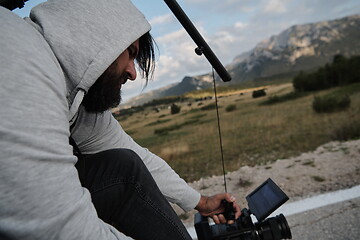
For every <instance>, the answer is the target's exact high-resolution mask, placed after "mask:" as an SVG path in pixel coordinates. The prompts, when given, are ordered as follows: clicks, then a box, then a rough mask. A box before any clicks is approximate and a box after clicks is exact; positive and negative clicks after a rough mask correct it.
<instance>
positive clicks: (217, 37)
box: [15, 0, 360, 102]
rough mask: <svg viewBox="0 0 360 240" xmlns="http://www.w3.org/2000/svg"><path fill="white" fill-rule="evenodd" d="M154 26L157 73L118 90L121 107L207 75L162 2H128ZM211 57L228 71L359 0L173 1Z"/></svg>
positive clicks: (344, 12)
mask: <svg viewBox="0 0 360 240" xmlns="http://www.w3.org/2000/svg"><path fill="white" fill-rule="evenodd" d="M40 2H43V0H29V1H28V2H26V4H25V7H24V8H22V9H18V10H16V11H15V12H16V13H17V14H19V15H20V16H22V17H24V16H28V14H29V11H30V9H31V8H32V7H33V6H34V5H36V4H38V3H40ZM132 2H133V3H134V5H135V6H137V7H138V8H139V10H140V11H142V12H143V14H144V15H145V17H146V18H147V20H148V21H149V22H150V24H151V26H152V30H151V34H152V35H153V37H154V39H155V41H156V43H157V46H158V51H157V52H156V57H157V60H156V70H155V74H154V77H153V79H152V80H150V81H149V83H148V85H147V86H146V87H145V80H144V79H141V78H140V74H139V75H138V79H136V80H135V81H133V82H132V81H128V82H127V83H126V85H125V86H123V88H122V99H123V102H126V101H128V100H129V99H130V98H131V97H134V96H137V95H139V94H141V93H145V92H147V91H150V90H154V89H158V88H160V87H164V86H167V85H169V84H172V83H176V82H180V81H181V80H182V79H183V78H184V77H185V76H196V75H200V74H205V73H209V72H211V65H210V64H209V63H208V61H207V60H206V58H205V57H204V56H198V55H196V54H195V52H194V49H195V48H196V47H197V46H196V45H195V43H194V42H193V40H192V39H191V38H190V37H189V35H188V34H187V33H186V31H185V30H184V29H183V27H182V26H181V25H180V23H179V22H178V20H177V19H176V18H175V17H174V15H173V14H172V12H171V10H170V9H169V8H168V7H167V5H166V3H165V2H164V1H163V0H132ZM177 2H178V3H179V5H180V6H181V8H182V9H183V10H184V11H185V13H186V14H187V15H188V17H189V18H190V20H191V21H192V22H193V23H194V25H195V27H196V28H197V29H198V31H199V32H200V34H201V35H202V36H203V38H204V39H205V40H206V42H207V43H208V45H209V46H210V47H211V49H212V50H213V52H214V53H215V54H216V56H217V57H218V58H219V60H220V61H221V62H222V63H223V65H227V64H229V63H231V61H232V60H233V59H234V58H235V57H236V56H237V55H240V54H241V53H243V52H246V51H249V50H251V49H252V48H254V47H255V46H256V44H257V43H259V42H260V41H262V40H265V39H268V38H269V37H271V36H273V35H277V34H279V33H280V32H282V31H283V30H285V29H286V28H289V27H291V26H293V25H298V24H306V23H312V22H318V21H325V20H332V19H337V18H341V17H345V16H349V15H353V14H360V1H359V0H221V1H219V0H177Z"/></svg>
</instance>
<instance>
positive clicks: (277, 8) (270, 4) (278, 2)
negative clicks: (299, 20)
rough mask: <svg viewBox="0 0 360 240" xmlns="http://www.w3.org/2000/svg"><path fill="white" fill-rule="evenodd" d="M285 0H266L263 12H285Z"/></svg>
mask: <svg viewBox="0 0 360 240" xmlns="http://www.w3.org/2000/svg"><path fill="white" fill-rule="evenodd" d="M287 2H288V1H287V0H285V1H284V0H270V1H267V2H266V4H265V7H264V12H267V13H284V12H286V3H287Z"/></svg>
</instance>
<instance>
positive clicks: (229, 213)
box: [221, 199, 235, 221]
mask: <svg viewBox="0 0 360 240" xmlns="http://www.w3.org/2000/svg"><path fill="white" fill-rule="evenodd" d="M221 204H222V205H223V206H224V208H225V211H224V212H222V213H221V214H222V215H224V217H225V218H226V220H227V221H229V220H235V212H234V206H233V203H232V202H228V201H226V200H225V199H224V200H222V201H221Z"/></svg>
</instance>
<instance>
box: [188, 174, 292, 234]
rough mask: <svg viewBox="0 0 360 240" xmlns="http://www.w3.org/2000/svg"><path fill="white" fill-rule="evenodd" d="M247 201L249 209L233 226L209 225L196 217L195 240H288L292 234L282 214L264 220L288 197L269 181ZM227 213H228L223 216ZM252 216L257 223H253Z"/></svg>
mask: <svg viewBox="0 0 360 240" xmlns="http://www.w3.org/2000/svg"><path fill="white" fill-rule="evenodd" d="M246 200H247V202H248V207H249V209H247V208H244V209H242V210H241V216H240V217H239V218H238V219H236V220H235V221H234V223H233V224H215V225H210V224H209V220H208V218H207V217H203V216H201V215H200V214H199V213H197V214H195V230H196V234H197V237H198V240H280V239H291V238H292V236H291V231H290V227H289V225H288V222H287V220H286V218H285V216H284V215H283V214H280V215H277V216H275V217H270V218H267V217H268V216H269V215H270V214H271V213H272V212H274V211H275V210H276V209H277V208H278V207H280V206H281V205H282V204H284V203H285V202H286V201H287V200H289V198H288V196H287V195H286V194H285V193H284V192H283V191H282V190H281V189H280V188H279V187H278V186H277V185H276V184H275V183H274V182H273V181H272V180H271V179H270V178H269V179H268V180H266V181H265V182H264V183H263V184H261V185H260V186H259V187H257V188H256V189H255V190H254V191H253V192H251V193H250V194H249V195H248V196H247V197H246ZM225 214H227V213H225ZM251 215H254V216H255V218H256V219H257V222H255V223H254V222H253V220H252V218H251Z"/></svg>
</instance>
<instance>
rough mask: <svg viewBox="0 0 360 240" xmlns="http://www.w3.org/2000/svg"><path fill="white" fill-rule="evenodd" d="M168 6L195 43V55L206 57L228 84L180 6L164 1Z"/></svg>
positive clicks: (206, 45)
mask: <svg viewBox="0 0 360 240" xmlns="http://www.w3.org/2000/svg"><path fill="white" fill-rule="evenodd" d="M164 1H165V3H166V4H167V5H168V7H169V8H170V10H171V11H172V12H173V13H174V15H175V17H176V18H177V19H178V20H179V22H180V23H181V25H182V26H183V27H184V28H185V30H186V31H187V33H188V34H189V35H190V37H191V38H192V39H193V41H194V42H195V43H196V45H197V48H196V49H195V52H196V54H198V55H202V54H204V56H205V57H206V59H207V60H208V61H209V62H210V64H211V66H212V67H213V68H214V69H215V71H216V72H217V73H218V74H219V77H220V78H221V79H222V80H223V81H224V82H228V81H230V80H231V76H230V74H229V73H228V72H227V70H226V69H225V67H224V66H223V65H222V64H221V62H220V61H219V59H218V58H217V57H216V55H215V54H214V52H213V51H212V50H211V48H210V47H209V45H208V44H207V43H206V41H205V40H204V38H203V37H202V36H201V34H200V33H199V31H198V30H197V29H196V27H195V26H194V24H193V23H192V22H191V20H190V19H189V18H188V16H187V15H186V13H185V12H184V11H183V10H182V8H181V7H180V5H179V4H178V3H177V2H176V0H164Z"/></svg>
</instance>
